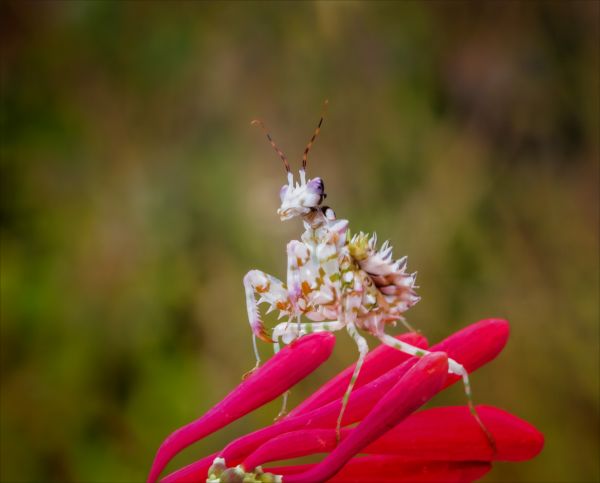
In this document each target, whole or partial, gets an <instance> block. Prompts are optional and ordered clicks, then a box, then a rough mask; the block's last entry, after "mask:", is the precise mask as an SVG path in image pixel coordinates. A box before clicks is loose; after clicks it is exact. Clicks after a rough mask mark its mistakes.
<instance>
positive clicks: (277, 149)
mask: <svg viewBox="0 0 600 483" xmlns="http://www.w3.org/2000/svg"><path fill="white" fill-rule="evenodd" d="M250 124H252V125H253V126H256V125H259V126H260V127H261V128H262V129H263V131H264V132H265V134H266V135H267V139H268V140H269V142H270V143H271V146H273V149H274V150H275V152H276V153H277V154H278V155H279V157H280V158H281V160H282V161H283V164H284V165H285V170H286V171H287V172H288V173H291V170H290V164H289V163H288V160H287V158H286V157H285V154H283V152H282V151H281V149H279V148H278V147H277V145H276V144H275V141H273V138H272V137H271V135H270V134H269V131H268V130H267V126H265V123H264V122H262V121H261V120H260V119H254V120H253V121H252V122H251V123H250ZM319 125H320V123H319ZM313 137H314V136H313Z"/></svg>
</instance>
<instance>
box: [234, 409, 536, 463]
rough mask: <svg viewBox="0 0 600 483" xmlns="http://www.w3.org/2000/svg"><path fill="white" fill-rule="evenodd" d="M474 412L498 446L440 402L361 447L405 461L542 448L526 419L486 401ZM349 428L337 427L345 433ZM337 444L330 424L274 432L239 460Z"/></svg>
mask: <svg viewBox="0 0 600 483" xmlns="http://www.w3.org/2000/svg"><path fill="white" fill-rule="evenodd" d="M478 411H479V415H480V416H481V418H482V420H483V421H484V423H485V425H486V427H487V428H488V429H489V430H490V432H491V433H492V434H493V435H494V437H495V439H496V444H497V452H496V453H495V454H492V450H491V448H490V445H489V442H488V440H487V439H486V437H485V435H484V434H483V433H482V431H481V428H480V427H479V425H478V424H477V422H476V421H475V419H474V418H473V416H472V415H471V413H470V412H469V410H468V408H467V407H464V406H455V407H443V408H434V409H429V410H426V411H421V412H418V413H415V414H412V415H410V416H409V417H408V418H406V420H404V421H402V422H401V423H400V424H399V425H397V426H396V427H394V428H392V429H391V430H390V431H388V432H387V433H385V434H384V435H383V436H381V437H380V438H379V439H377V440H376V441H375V442H373V443H372V444H370V445H368V446H367V447H366V448H364V449H362V450H361V452H362V453H365V454H394V455H398V456H399V457H401V459H403V460H405V461H410V460H421V461H423V460H424V461H491V460H495V461H498V460H499V461H524V460H528V459H531V458H533V457H535V456H536V455H537V454H538V453H539V452H540V451H541V449H542V447H543V444H544V437H543V436H542V434H541V433H540V432H539V431H538V430H537V429H535V428H534V427H533V426H531V425H530V424H529V423H527V422H525V421H523V420H521V419H519V418H517V417H515V416H513V415H511V414H509V413H507V412H505V411H502V410H500V409H497V408H494V407H490V406H478ZM352 431H353V430H352V429H346V430H344V431H343V432H342V437H343V438H346V437H348V435H349V433H351V432H352ZM336 446H337V440H336V434H335V430H334V429H304V430H300V431H292V432H289V433H284V434H282V435H279V436H277V437H275V438H273V439H271V440H269V441H267V442H266V443H264V444H263V445H262V446H260V447H259V448H257V449H256V450H255V451H254V452H253V453H252V454H250V455H249V456H248V457H247V458H246V459H245V460H244V462H243V463H242V464H243V466H244V467H245V468H255V467H256V466H259V465H264V464H265V463H269V462H271V461H279V460H285V459H291V458H297V457H301V456H307V455H310V454H315V453H328V452H330V451H333V450H334V449H335V447H336Z"/></svg>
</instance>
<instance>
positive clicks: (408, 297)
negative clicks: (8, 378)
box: [244, 101, 493, 441]
mask: <svg viewBox="0 0 600 483" xmlns="http://www.w3.org/2000/svg"><path fill="white" fill-rule="evenodd" d="M326 107H327V101H325V104H324V108H323V113H322V115H321V118H320V120H319V123H318V125H317V128H316V129H315V131H314V133H313V135H312V137H311V139H310V141H309V142H308V144H307V146H306V148H305V149H304V154H303V156H302V167H301V168H300V170H299V172H298V179H294V174H293V173H292V170H291V168H290V164H289V162H288V159H287V157H286V156H285V154H283V152H282V151H281V150H280V149H279V148H278V147H277V145H276V144H275V142H274V141H273V138H272V137H271V135H270V133H269V132H268V130H267V128H266V126H265V124H264V123H263V122H262V121H260V120H254V121H252V124H253V125H259V126H260V127H261V128H262V129H263V130H264V132H265V134H266V136H267V139H268V141H269V143H270V144H271V146H272V147H273V149H275V151H276V152H277V154H278V155H279V157H280V158H281V160H282V161H283V164H284V167H285V170H286V173H287V183H286V184H284V185H283V186H282V187H281V190H280V192H279V196H280V200H281V205H280V207H279V209H278V210H277V214H278V215H279V217H280V219H281V221H288V220H292V219H295V218H300V219H301V220H302V222H303V224H304V232H303V233H302V235H301V237H300V240H292V241H290V242H289V243H288V245H287V278H286V281H285V282H283V281H281V280H279V279H277V278H276V277H274V276H272V275H269V274H267V273H265V272H262V271H260V270H250V271H249V272H248V273H247V274H246V276H245V277H244V288H245V293H246V304H247V309H248V320H249V322H250V326H251V328H252V334H253V336H252V341H253V346H254V352H255V355H256V367H258V366H259V365H260V356H259V353H258V348H257V343H256V339H257V338H259V339H262V340H263V341H265V342H268V343H272V344H273V345H274V349H275V352H278V351H279V349H280V340H281V342H283V343H284V344H287V343H289V342H291V341H292V340H294V339H295V338H297V337H301V336H302V335H304V334H308V333H311V332H320V331H331V332H333V331H338V330H342V329H345V330H346V331H347V332H348V334H350V336H351V337H352V338H353V339H354V341H355V342H356V345H357V347H358V353H359V356H358V360H357V362H356V366H355V369H354V372H353V374H352V377H351V379H350V383H349V385H348V388H347V389H346V392H345V394H344V396H343V398H342V407H341V410H340V414H339V416H338V419H337V426H336V430H337V434H338V438H339V432H340V426H341V422H342V418H343V415H344V411H345V409H346V406H347V404H348V399H349V397H350V393H351V392H352V388H353V386H354V383H355V381H356V379H357V377H358V374H359V372H360V369H361V366H362V364H363V362H364V360H365V357H366V355H367V353H368V351H369V347H368V345H367V341H366V340H365V338H364V337H363V335H362V334H361V332H365V333H368V334H371V335H373V336H374V337H376V338H377V339H379V340H380V341H381V342H382V343H383V344H386V345H388V346H391V347H393V348H395V349H398V350H400V351H402V352H404V353H406V354H410V355H413V356H417V357H422V356H424V355H425V354H427V353H428V351H426V350H424V349H420V348H418V347H414V346H412V345H409V344H407V343H405V342H402V341H399V340H397V339H396V338H394V337H392V336H391V335H389V334H387V333H386V327H387V326H388V325H395V324H396V323H397V322H398V321H400V322H402V323H404V324H405V325H407V327H408V328H409V329H410V330H412V329H411V328H410V326H408V324H406V321H405V320H404V318H403V316H402V314H403V313H404V312H406V311H407V310H408V309H409V308H410V307H412V306H413V305H414V304H416V303H417V302H418V301H419V299H420V297H419V296H418V295H417V294H416V291H415V290H416V289H417V288H418V287H417V286H416V284H415V282H416V273H408V272H407V270H406V268H407V259H406V257H403V258H400V259H397V260H396V259H394V258H393V257H392V247H391V246H390V245H389V242H387V241H386V242H384V243H383V244H382V245H381V247H380V248H378V247H377V235H376V234H373V235H372V236H369V235H368V234H365V233H363V232H359V233H357V234H355V235H354V236H350V234H349V230H348V220H343V219H338V218H337V217H336V216H335V213H334V211H333V210H332V209H331V208H330V207H328V206H324V205H323V201H324V200H325V198H326V196H327V195H326V193H325V185H324V183H323V180H322V179H321V178H319V177H314V178H307V175H306V166H307V161H308V153H309V151H310V149H311V147H312V145H313V143H314V141H315V139H316V138H317V136H318V135H319V132H320V130H321V126H322V124H323V119H324V117H325V110H326ZM257 296H258V297H259V298H258V299H257V298H256V297H257ZM261 303H266V304H268V305H269V308H268V310H267V313H269V312H271V311H273V310H278V311H279V318H287V322H282V323H280V324H278V325H277V326H276V327H275V328H274V329H273V331H272V333H271V335H269V334H268V332H267V330H266V329H265V326H264V324H263V322H262V320H261V317H260V313H259V310H258V306H259V304H261ZM302 317H305V318H306V319H309V320H310V322H302ZM448 362H449V372H450V373H452V374H456V375H458V376H460V377H461V378H462V381H463V384H464V388H465V392H466V395H467V399H468V402H469V407H470V409H471V412H472V414H473V415H474V417H475V418H476V419H477V421H478V423H479V425H480V426H481V427H482V428H483V429H484V431H485V433H486V435H487V436H488V439H489V440H490V441H493V439H492V438H491V435H490V434H489V432H488V431H487V429H486V428H485V426H484V425H483V423H482V422H481V420H480V419H479V416H478V415H477V412H476V411H475V408H474V405H473V402H472V397H471V389H470V383H469V375H468V373H467V371H466V370H465V368H464V367H463V366H462V365H461V364H459V363H458V362H456V361H455V360H452V359H449V361H448ZM286 397H287V394H286V395H285V396H284V402H283V408H282V411H281V412H280V416H281V415H283V414H285V405H286Z"/></svg>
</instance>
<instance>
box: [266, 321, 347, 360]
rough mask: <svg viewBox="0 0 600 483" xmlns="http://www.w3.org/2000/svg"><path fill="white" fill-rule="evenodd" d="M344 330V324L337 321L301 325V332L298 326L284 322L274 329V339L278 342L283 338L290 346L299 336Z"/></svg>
mask: <svg viewBox="0 0 600 483" xmlns="http://www.w3.org/2000/svg"><path fill="white" fill-rule="evenodd" d="M343 328H344V324H342V323H341V322H338V321H337V320H333V321H331V322H311V323H305V324H300V332H298V326H297V325H295V324H289V323H287V322H282V323H281V324H277V325H276V326H275V328H274V329H273V339H274V340H275V341H276V342H277V339H278V338H279V337H281V338H282V340H283V342H284V343H285V344H289V343H290V342H291V341H293V340H294V339H297V338H298V337H299V336H302V335H305V334H310V333H312V332H335V331H338V330H340V329H343ZM277 350H279V349H277ZM276 353H277V352H276Z"/></svg>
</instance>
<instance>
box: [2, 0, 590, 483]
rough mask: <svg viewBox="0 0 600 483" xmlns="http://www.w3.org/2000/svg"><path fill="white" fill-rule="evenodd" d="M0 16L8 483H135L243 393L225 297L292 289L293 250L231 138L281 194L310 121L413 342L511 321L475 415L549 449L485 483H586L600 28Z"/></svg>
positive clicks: (579, 24)
mask: <svg viewBox="0 0 600 483" xmlns="http://www.w3.org/2000/svg"><path fill="white" fill-rule="evenodd" d="M1 5H2V6H1V15H0V21H1V25H2V30H1V32H2V47H1V49H2V76H1V82H2V84H1V87H2V112H1V126H2V142H1V149H2V151H1V169H2V176H1V197H2V204H1V220H2V231H1V242H2V246H1V256H2V259H1V262H2V263H1V272H0V273H1V287H2V289H1V297H2V304H1V316H2V324H1V338H2V346H1V349H2V350H1V359H0V360H1V364H2V372H1V382H2V396H1V416H2V424H1V452H0V462H1V473H0V479H1V480H2V481H42V480H51V481H141V480H143V478H144V477H145V475H146V473H147V471H148V469H149V466H150V462H151V460H152V458H153V455H154V452H155V450H156V448H157V447H158V445H159V443H160V442H161V441H162V439H163V438H164V437H165V436H166V435H167V434H168V433H169V432H170V431H172V430H173V429H175V428H176V427H178V426H180V425H182V424H184V423H185V422H188V421H190V420H192V419H194V418H196V417H197V416H198V415H200V414H201V413H202V412H203V411H205V410H207V409H208V408H209V407H211V406H212V405H213V404H214V403H216V402H217V401H218V400H219V399H220V398H221V397H223V396H224V395H225V394H226V393H227V392H228V391H229V390H230V389H231V388H233V387H234V386H235V385H236V384H237V382H238V381H239V379H240V376H241V375H242V374H243V373H244V372H245V371H246V370H248V369H249V368H250V367H251V366H252V365H253V356H252V350H251V343H250V332H249V328H248V324H247V322H246V316H245V305H244V296H243V290H242V283H241V281H242V277H243V275H244V273H245V272H246V271H248V270H249V269H251V268H260V269H263V270H266V271H267V272H270V273H273V274H274V275H277V276H280V277H282V276H284V274H285V244H286V242H287V241H288V240H289V239H291V238H294V237H298V236H299V233H300V230H301V227H300V226H299V223H298V222H297V221H295V222H291V223H287V224H282V223H280V222H279V221H278V218H277V216H276V214H275V210H276V208H277V206H278V191H279V186H280V185H281V184H283V183H284V171H283V168H282V166H281V165H280V162H279V160H278V159H277V157H276V155H275V154H274V153H273V152H272V150H271V148H270V146H269V145H268V144H267V143H266V142H265V140H264V137H263V135H262V133H260V131H258V130H255V129H254V128H251V127H250V125H249V121H250V120H251V119H252V118H254V117H261V118H263V119H264V120H265V121H266V122H267V124H268V125H269V127H270V128H271V130H272V132H273V136H274V137H275V139H276V141H277V142H278V144H279V145H280V146H281V147H282V148H283V150H284V151H285V152H286V153H288V155H289V156H290V157H291V159H292V160H293V162H294V163H296V166H298V164H297V163H298V160H299V159H300V154H301V152H302V149H303V148H304V145H305V143H306V141H307V139H308V138H309V136H310V134H311V133H312V130H313V129H314V126H315V123H316V120H317V118H318V114H319V112H320V108H321V103H322V101H323V99H324V98H326V97H328V98H329V99H330V112H329V115H328V118H327V120H326V121H325V127H324V129H323V131H322V135H321V137H320V139H319V140H318V141H317V144H316V145H315V147H314V149H313V151H312V153H311V157H310V159H309V174H310V175H314V174H319V175H321V176H323V178H324V179H325V184H326V187H327V191H328V194H329V197H328V202H329V203H330V204H331V205H332V206H333V207H334V208H335V209H336V211H337V214H338V216H341V217H344V218H348V219H349V220H350V222H351V227H352V228H353V229H354V230H359V229H362V230H367V231H377V232H378V233H379V235H380V237H382V238H388V237H389V238H390V239H391V241H392V244H393V245H395V247H396V248H395V253H396V255H398V256H400V255H404V254H408V255H409V267H410V268H412V269H414V270H418V271H419V281H420V285H421V287H422V288H421V289H420V293H421V295H422V296H423V299H422V301H421V303H420V304H418V306H416V307H415V308H414V309H412V310H411V311H410V312H409V313H408V315H409V321H410V322H411V323H412V324H414V325H416V326H418V327H420V328H421V329H422V330H423V332H424V333H425V334H426V335H427V336H428V337H429V339H430V340H431V341H436V340H438V339H440V338H443V337H444V336H445V335H447V334H449V333H450V332H451V331H454V330H456V329H458V328H460V327H462V326H464V325H466V324H468V323H471V322H474V321H476V320H479V319H481V318H486V317H505V318H507V319H509V320H510V321H511V324H512V336H511V339H510V342H509V345H508V347H507V348H506V350H505V351H504V353H503V354H502V355H501V357H500V358H499V359H498V360H497V361H496V362H494V363H493V364H490V366H489V367H486V368H484V369H482V370H481V371H480V372H478V373H477V374H476V375H475V376H474V380H473V385H474V391H475V397H476V399H477V400H478V401H480V402H484V403H488V404H494V405H497V406H499V407H502V408H505V409H507V410H509V411H511V412H513V413H515V414H517V415H519V416H521V417H523V418H525V419H527V420H528V421H531V422H532V423H533V424H535V425H536V426H537V427H538V428H540V429H541V430H542V431H543V432H544V434H545V436H546V441H547V442H546V448H545V449H544V451H543V453H542V454H541V455H540V456H539V457H538V458H537V459H536V460H534V461H531V462H528V463H522V464H510V465H509V464H500V465H498V466H497V467H496V468H495V469H494V470H493V472H492V473H491V474H490V475H489V477H487V481H498V480H505V481H598V479H599V478H600V476H599V469H598V458H597V456H598V450H599V448H598V434H597V429H598V424H599V422H600V418H599V395H598V391H599V389H598V388H599V376H598V367H599V359H598V352H599V346H598V340H599V334H598V315H599V314H598V297H599V296H598V293H599V260H598V230H599V226H598V220H599V213H598V208H599V203H598V180H599V173H598V168H599V163H598V159H599V152H600V148H599V134H598V133H599V131H600V123H599V111H600V107H599V105H600V104H599V103H600V100H599V90H598V86H599V58H600V55H599V47H598V46H599V27H598V25H599V3H598V2H593V1H589V2H588V1H584V2H566V1H565V2H547V3H546V2H541V1H537V2H507V3H502V4H501V3H498V2H464V3H463V2H447V3H446V2H439V3H438V2H422V3H419V2H399V3H386V2H377V3H361V2H322V3H309V2H298V3H285V4H284V3H267V2H257V3H254V2H242V3H236V2H224V3H204V2H168V3H167V2H165V3H162V2H157V3H155V2H150V1H146V2H125V1H124V2H110V1H85V2H58V1H49V2H28V1H25V2H3V3H2V4H1ZM269 321H270V322H272V319H269ZM348 339H349V338H348V337H347V336H346V335H345V334H343V333H342V334H340V335H339V337H338V343H337V348H336V350H335V354H334V355H333V356H332V358H331V359H330V361H328V362H327V363H326V364H325V366H324V367H323V368H322V369H320V370H319V371H317V373H316V374H314V375H313V376H311V377H310V378H309V379H308V380H306V381H304V382H303V383H301V384H300V386H299V388H298V389H296V390H294V391H293V393H292V399H293V400H294V401H298V400H300V399H301V398H302V397H304V396H305V395H306V394H307V393H309V391H311V390H312V389H314V388H315V387H316V386H317V385H318V384H319V383H320V382H322V381H324V380H325V379H326V378H327V377H329V376H330V375H332V374H334V373H335V372H336V371H338V370H339V369H341V368H342V367H344V366H345V365H346V364H348V363H350V362H351V361H352V360H353V359H354V358H355V357H356V349H355V348H354V347H353V345H352V343H351V341H349V340H348ZM372 345H375V342H374V341H372ZM261 350H263V353H264V355H265V357H268V356H269V353H270V350H269V347H267V346H266V345H263V346H261ZM446 403H457V404H462V403H464V399H463V396H462V394H461V390H460V388H454V389H453V390H452V391H449V393H448V394H444V395H441V396H439V397H438V398H436V400H435V404H446ZM277 404H278V402H274V403H272V404H271V405H270V406H268V407H266V408H263V409H261V410H260V411H258V412H257V413H255V414H253V415H250V416H248V417H246V418H244V419H243V420H241V421H239V422H237V423H236V424H234V425H232V426H231V427H229V428H227V429H225V430H223V431H221V432H220V433H218V434H217V435H214V436H212V437H211V438H208V439H207V440H206V441H204V442H202V443H200V444H198V445H196V447H195V448H194V449H192V450H189V451H187V452H186V453H185V454H184V455H182V456H181V457H180V458H178V459H177V463H179V464H183V463H185V462H189V461H192V460H193V459H195V458H197V457H198V456H199V455H203V454H208V452H209V451H212V450H215V449H216V448H217V447H220V446H223V445H224V444H225V443H226V442H227V441H229V440H231V439H232V438H233V437H234V436H236V435H239V434H241V433H242V432H246V431H249V430H250V429H251V428H257V427H259V426H260V425H264V424H267V423H268V422H269V421H271V419H272V417H273V416H274V415H275V414H276V412H277Z"/></svg>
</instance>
